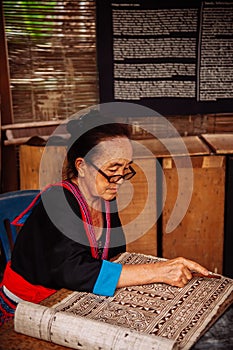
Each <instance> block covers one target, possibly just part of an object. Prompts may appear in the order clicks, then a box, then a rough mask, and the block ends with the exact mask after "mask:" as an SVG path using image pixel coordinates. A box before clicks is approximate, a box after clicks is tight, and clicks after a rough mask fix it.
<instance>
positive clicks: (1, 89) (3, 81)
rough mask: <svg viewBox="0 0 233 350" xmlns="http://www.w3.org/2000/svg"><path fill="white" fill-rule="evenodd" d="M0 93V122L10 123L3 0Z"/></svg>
mask: <svg viewBox="0 0 233 350" xmlns="http://www.w3.org/2000/svg"><path fill="white" fill-rule="evenodd" d="M0 61H1V64H0V95H1V124H2V125H4V124H12V123H13V122H14V119H13V107H12V96H11V89H10V70H9V63H8V51H7V42H6V35H5V25H4V13H3V1H0Z"/></svg>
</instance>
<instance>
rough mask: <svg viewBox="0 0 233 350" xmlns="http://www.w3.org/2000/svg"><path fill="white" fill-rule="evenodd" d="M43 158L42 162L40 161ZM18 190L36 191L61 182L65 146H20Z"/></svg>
mask: <svg viewBox="0 0 233 350" xmlns="http://www.w3.org/2000/svg"><path fill="white" fill-rule="evenodd" d="M42 156H43V161H42V163H41V159H42ZM19 157H20V158H19V159H20V189H21V190H25V189H38V188H44V187H45V186H47V185H49V184H51V183H54V182H57V181H61V179H62V174H63V171H64V168H65V164H63V163H64V161H65V160H66V158H65V157H66V147H65V146H48V147H43V146H41V147H39V146H29V145H22V146H20V151H19Z"/></svg>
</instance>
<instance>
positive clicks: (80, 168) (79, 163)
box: [74, 158, 86, 177]
mask: <svg viewBox="0 0 233 350" xmlns="http://www.w3.org/2000/svg"><path fill="white" fill-rule="evenodd" d="M74 164H75V168H76V169H77V172H78V175H79V176H81V177H84V167H85V166H86V163H85V160H84V159H83V158H76V159H75V163H74Z"/></svg>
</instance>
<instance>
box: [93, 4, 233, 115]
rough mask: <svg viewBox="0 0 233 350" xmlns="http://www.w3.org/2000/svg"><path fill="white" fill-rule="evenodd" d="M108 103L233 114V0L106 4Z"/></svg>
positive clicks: (102, 72) (100, 44) (103, 96)
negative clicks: (131, 103)
mask: <svg viewBox="0 0 233 350" xmlns="http://www.w3.org/2000/svg"><path fill="white" fill-rule="evenodd" d="M97 53H98V69H99V79H100V81H99V84H100V102H101V103H103V102H111V101H124V102H135V103H139V104H142V105H145V106H148V107H151V108H152V109H154V110H156V111H158V112H160V113H163V114H189V113H190V114H195V113H219V112H232V111H233V1H232V0H225V1H210V0H207V1H201V0H189V1H187V0H186V1H181V0H176V1H174V0H173V1H169V0H163V1H156V0H141V1H139V0H135V1H129V0H126V1H120V0H115V1H113V0H112V1H111V0H98V1H97Z"/></svg>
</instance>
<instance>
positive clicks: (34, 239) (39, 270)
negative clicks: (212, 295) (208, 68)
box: [0, 115, 208, 322]
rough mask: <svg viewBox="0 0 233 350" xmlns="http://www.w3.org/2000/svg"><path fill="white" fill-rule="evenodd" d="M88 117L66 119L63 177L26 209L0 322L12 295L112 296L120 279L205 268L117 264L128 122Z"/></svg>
mask: <svg viewBox="0 0 233 350" xmlns="http://www.w3.org/2000/svg"><path fill="white" fill-rule="evenodd" d="M90 118H94V117H93V116H90V115H86V116H85V117H84V118H82V120H81V121H77V120H76V121H72V122H70V123H69V125H68V129H69V131H70V132H71V134H72V136H71V141H70V147H69V149H68V152H67V160H68V171H67V179H66V181H63V182H61V183H59V184H55V185H53V186H51V187H49V189H47V190H46V191H44V192H43V193H42V194H41V196H40V198H41V199H42V200H40V201H37V202H36V205H34V207H33V208H31V209H32V211H31V213H30V215H28V213H26V214H27V216H28V218H27V219H26V221H25V223H24V225H23V227H22V228H21V230H20V232H19V235H18V237H17V240H16V243H15V246H14V250H13V253H12V259H11V262H10V263H8V265H7V267H6V270H5V273H4V277H3V281H2V288H1V299H0V300H1V304H0V316H1V322H4V320H5V319H7V318H11V317H13V314H14V310H15V307H16V305H17V303H18V302H19V301H21V300H28V301H32V302H35V303H38V302H40V301H41V300H43V299H44V298H46V297H48V296H49V295H51V294H52V293H54V292H55V291H56V290H58V289H60V288H67V289H70V290H76V291H87V292H93V293H96V294H100V295H107V296H112V295H113V294H114V291H115V289H116V288H119V287H125V286H131V285H140V284H147V283H156V282H164V283H167V284H170V285H173V286H177V287H183V286H184V285H185V284H187V282H188V281H189V280H190V279H191V278H192V273H191V271H197V272H199V273H202V274H204V275H207V274H208V271H207V270H206V269H205V268H204V267H202V266H200V265H199V264H197V263H196V262H193V261H190V260H187V259H184V258H177V259H173V260H168V261H162V262H158V263H156V264H145V265H123V266H122V265H121V264H119V263H115V262H112V261H110V260H112V258H113V257H114V256H116V255H118V254H119V253H122V252H124V251H125V248H126V247H125V238H124V233H123V230H122V227H121V223H120V219H119V216H118V212H117V206H116V201H115V198H116V195H117V192H118V190H119V187H120V186H121V184H122V183H123V181H125V180H130V179H131V178H132V177H133V176H134V175H135V174H136V173H135V171H134V169H133V165H132V157H133V152H132V146H131V142H130V134H129V130H128V128H127V126H126V125H123V124H119V123H107V124H104V123H102V125H97V126H94V127H92V128H91V127H86V126H87V125H90ZM95 118H99V117H98V116H95ZM95 121H96V119H95ZM85 123H86V125H85ZM88 123H89V124H88ZM95 125H96V124H95ZM82 130H85V131H84V132H83V131H82ZM20 218H21V217H20Z"/></svg>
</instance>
